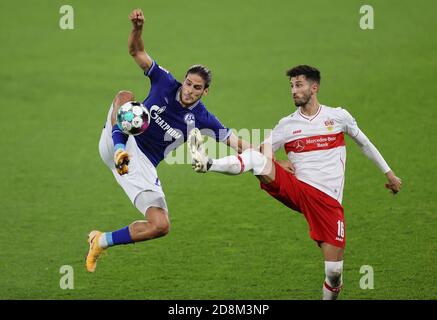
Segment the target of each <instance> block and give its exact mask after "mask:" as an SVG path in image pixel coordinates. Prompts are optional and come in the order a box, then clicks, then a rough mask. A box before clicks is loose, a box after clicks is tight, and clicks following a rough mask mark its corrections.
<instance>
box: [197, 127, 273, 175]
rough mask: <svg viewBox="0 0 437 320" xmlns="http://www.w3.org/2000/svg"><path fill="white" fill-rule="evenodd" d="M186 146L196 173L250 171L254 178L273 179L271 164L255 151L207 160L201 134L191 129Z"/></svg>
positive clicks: (232, 173)
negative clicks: (267, 177)
mask: <svg viewBox="0 0 437 320" xmlns="http://www.w3.org/2000/svg"><path fill="white" fill-rule="evenodd" d="M188 146H189V150H190V153H191V158H192V159H193V162H192V166H193V170H194V171H196V172H202V173H204V172H208V171H212V172H219V173H224V174H230V175H237V174H240V173H243V172H247V171H252V172H253V174H254V175H256V176H272V177H274V169H273V168H272V166H271V164H272V162H271V161H270V160H268V159H267V157H266V156H264V155H263V154H262V153H260V152H259V151H257V150H255V149H247V150H245V151H243V153H241V154H239V155H236V156H234V155H232V156H227V157H224V158H220V159H211V158H209V157H208V156H207V155H206V153H205V148H204V145H203V138H202V134H201V133H200V131H199V129H197V128H194V129H192V130H191V132H190V134H189V135H188ZM270 180H271V179H270Z"/></svg>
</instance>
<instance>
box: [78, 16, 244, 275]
mask: <svg viewBox="0 0 437 320" xmlns="http://www.w3.org/2000/svg"><path fill="white" fill-rule="evenodd" d="M129 19H130V21H131V22H132V26H133V28H132V31H131V33H130V36H129V41H128V47H129V53H130V55H131V56H132V57H133V58H134V60H135V62H136V63H137V64H138V65H139V66H140V68H141V69H142V70H143V71H144V74H145V75H146V76H147V77H149V79H150V82H151V89H150V92H149V95H148V96H147V98H146V99H145V100H144V101H143V104H144V105H145V107H146V108H147V109H148V110H149V111H150V116H151V122H150V125H149V127H148V128H147V130H146V131H145V132H143V133H142V134H140V135H138V136H128V135H126V134H124V133H123V132H122V131H121V130H120V128H119V127H118V125H117V123H116V114H117V110H118V108H119V107H120V106H122V105H123V104H124V103H126V102H129V101H134V100H135V97H134V95H133V94H132V92H129V91H121V92H119V93H118V94H117V95H116V96H115V98H114V101H113V103H112V105H111V107H110V110H109V113H108V116H107V121H106V124H105V127H104V128H103V131H102V135H101V138H100V142H99V151H100V155H101V157H102V159H103V161H104V162H105V164H106V165H107V166H108V167H109V168H110V169H111V171H112V173H113V174H114V177H115V179H116V180H117V182H118V183H119V184H120V186H121V187H122V188H123V189H124V191H125V192H126V194H127V195H128V197H129V199H130V200H131V201H132V203H133V204H134V206H135V207H136V208H137V209H138V210H139V211H140V212H141V213H142V214H144V216H145V218H146V219H147V220H140V221H135V222H133V223H132V224H130V225H129V226H127V227H124V228H122V229H120V230H117V231H114V232H100V231H97V230H93V231H91V232H90V234H89V236H88V243H89V251H88V254H87V257H86V268H87V271H89V272H94V271H95V269H96V264H97V259H98V258H99V257H100V255H101V254H102V252H103V251H104V250H106V249H107V248H108V247H111V246H115V245H120V244H128V243H133V242H140V241H146V240H150V239H155V238H158V237H162V236H165V235H166V234H167V233H168V232H169V230H170V221H169V218H168V209H167V204H166V201H165V196H164V193H163V190H162V187H161V183H160V181H159V178H158V174H157V172H156V167H157V166H158V164H159V162H160V161H161V160H163V159H164V157H165V156H166V155H167V154H168V153H169V152H171V151H172V150H174V149H176V148H177V147H178V146H179V145H180V144H182V143H184V142H185V141H186V140H187V136H188V133H189V132H190V131H191V129H193V128H198V129H201V130H202V129H203V130H205V131H204V132H205V133H206V134H209V135H210V136H213V137H214V138H215V139H216V140H217V141H221V142H223V143H226V144H227V145H229V146H230V147H232V148H233V149H234V150H236V151H238V152H242V151H244V150H245V149H247V148H249V147H250V144H249V143H247V142H245V141H244V140H241V139H239V138H238V137H237V136H235V135H234V134H233V133H232V132H231V130H230V129H228V128H226V127H224V126H223V125H222V124H221V123H220V121H219V120H218V119H217V118H216V117H215V116H214V115H213V114H212V113H210V112H209V111H208V110H207V109H206V108H205V106H204V105H203V103H202V101H201V100H200V99H201V98H202V97H203V96H205V95H206V94H207V93H208V88H209V85H210V82H211V73H210V71H209V70H208V69H207V68H205V67H204V66H201V65H194V66H192V67H191V68H189V69H188V71H187V73H186V75H185V79H184V81H183V83H179V82H178V81H177V80H176V79H175V78H174V77H173V76H172V74H171V73H169V72H168V71H167V70H165V69H164V68H162V67H161V66H159V65H158V64H157V62H156V61H154V60H153V59H152V58H151V57H150V56H149V55H148V54H147V53H146V51H145V50H144V42H143V40H142V38H141V34H142V29H143V24H144V15H143V12H142V11H141V10H140V9H135V10H133V11H132V12H131V14H130V15H129Z"/></svg>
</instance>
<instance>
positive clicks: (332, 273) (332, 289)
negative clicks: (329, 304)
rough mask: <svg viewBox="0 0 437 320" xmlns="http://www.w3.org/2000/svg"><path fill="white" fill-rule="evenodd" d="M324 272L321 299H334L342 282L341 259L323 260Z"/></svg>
mask: <svg viewBox="0 0 437 320" xmlns="http://www.w3.org/2000/svg"><path fill="white" fill-rule="evenodd" d="M325 274H326V278H325V282H324V283H323V289H322V290H323V300H336V299H337V297H338V295H339V293H340V291H341V288H342V284H343V260H342V261H325Z"/></svg>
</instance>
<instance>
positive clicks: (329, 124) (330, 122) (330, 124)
mask: <svg viewBox="0 0 437 320" xmlns="http://www.w3.org/2000/svg"><path fill="white" fill-rule="evenodd" d="M325 127H326V129H328V131H332V130H334V120H332V119H327V120H326V121H325Z"/></svg>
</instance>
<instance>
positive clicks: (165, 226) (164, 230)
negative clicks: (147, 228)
mask: <svg viewBox="0 0 437 320" xmlns="http://www.w3.org/2000/svg"><path fill="white" fill-rule="evenodd" d="M152 225H153V230H154V234H155V236H156V237H163V236H165V235H167V234H168V233H169V232H170V223H169V222H168V220H161V221H156V222H153V224H152Z"/></svg>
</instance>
